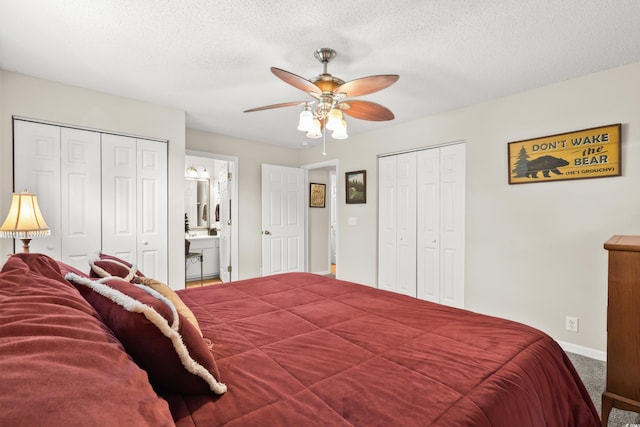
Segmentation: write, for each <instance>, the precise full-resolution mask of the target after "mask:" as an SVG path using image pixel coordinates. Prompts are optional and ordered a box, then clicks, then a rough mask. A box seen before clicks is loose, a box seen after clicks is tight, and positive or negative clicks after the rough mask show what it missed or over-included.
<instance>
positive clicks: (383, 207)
mask: <svg viewBox="0 0 640 427" xmlns="http://www.w3.org/2000/svg"><path fill="white" fill-rule="evenodd" d="M378 189H379V197H378V204H379V206H378V239H379V242H378V287H379V288H380V289H386V290H388V291H395V290H396V271H397V268H398V267H397V260H396V252H397V245H396V242H397V237H396V235H397V232H396V224H397V220H396V205H397V197H396V161H395V158H394V157H392V156H391V157H381V158H380V159H378Z"/></svg>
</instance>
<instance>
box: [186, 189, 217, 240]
mask: <svg viewBox="0 0 640 427" xmlns="http://www.w3.org/2000/svg"><path fill="white" fill-rule="evenodd" d="M209 204H210V203H209V179H208V178H185V179H184V209H185V212H186V213H187V218H189V228H190V229H191V230H194V229H195V230H197V229H207V230H208V229H209V222H210V217H211V215H210V206H209Z"/></svg>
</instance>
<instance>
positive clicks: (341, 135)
mask: <svg viewBox="0 0 640 427" xmlns="http://www.w3.org/2000/svg"><path fill="white" fill-rule="evenodd" d="M331 137H332V138H334V139H347V138H348V137H349V135H347V122H346V121H345V120H344V119H342V120H340V126H338V127H337V128H336V129H335V130H334V131H333V133H332V134H331Z"/></svg>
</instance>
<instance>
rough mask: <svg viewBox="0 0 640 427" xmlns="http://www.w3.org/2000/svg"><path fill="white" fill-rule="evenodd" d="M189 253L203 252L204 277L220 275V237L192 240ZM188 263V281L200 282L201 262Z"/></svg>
mask: <svg viewBox="0 0 640 427" xmlns="http://www.w3.org/2000/svg"><path fill="white" fill-rule="evenodd" d="M189 241H190V242H191V246H190V247H189V252H202V260H203V264H202V276H203V277H205V278H210V277H218V276H219V275H220V254H219V250H220V247H219V246H220V238H219V237H218V236H207V237H194V238H190V239H189ZM192 261H193V262H191V260H189V261H187V263H186V269H187V270H186V272H187V273H186V275H187V280H188V281H193V280H200V262H199V261H198V260H197V259H193V260H192Z"/></svg>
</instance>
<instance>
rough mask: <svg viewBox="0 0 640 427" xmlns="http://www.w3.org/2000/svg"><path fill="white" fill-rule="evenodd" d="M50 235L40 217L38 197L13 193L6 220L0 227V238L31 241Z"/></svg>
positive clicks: (25, 193)
mask: <svg viewBox="0 0 640 427" xmlns="http://www.w3.org/2000/svg"><path fill="white" fill-rule="evenodd" d="M50 234H51V230H49V226H48V225H47V223H46V222H45V220H44V218H43V217H42V212H40V206H39V205H38V197H37V196H36V195H35V194H31V193H28V192H26V191H25V192H23V193H14V194H13V199H12V200H11V207H10V208H9V214H8V215H7V219H5V220H4V223H3V224H2V227H0V237H9V238H14V239H31V238H32V237H37V236H48V235H50Z"/></svg>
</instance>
